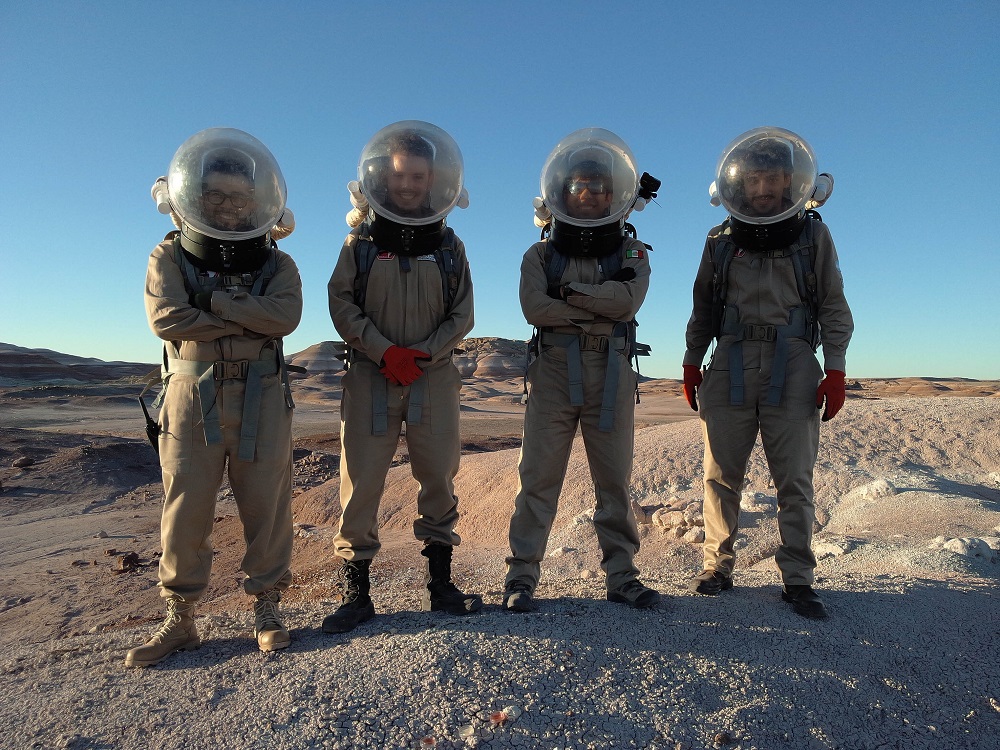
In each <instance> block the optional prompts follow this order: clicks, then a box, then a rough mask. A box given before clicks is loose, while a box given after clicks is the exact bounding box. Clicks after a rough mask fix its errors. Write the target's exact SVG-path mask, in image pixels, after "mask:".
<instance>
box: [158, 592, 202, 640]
mask: <svg viewBox="0 0 1000 750" xmlns="http://www.w3.org/2000/svg"><path fill="white" fill-rule="evenodd" d="M192 607H193V605H191V604H189V603H187V602H185V601H182V600H180V599H167V616H166V617H165V618H164V620H163V624H162V625H160V628H159V630H157V631H156V632H155V633H153V635H152V638H153V639H154V640H159V641H161V642H162V641H165V640H166V639H167V638H168V637H170V635H171V634H172V631H173V630H174V628H176V627H177V626H178V625H180V624H181V621H182V620H183V619H184V615H190V612H191V609H192Z"/></svg>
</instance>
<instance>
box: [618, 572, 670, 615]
mask: <svg viewBox="0 0 1000 750" xmlns="http://www.w3.org/2000/svg"><path fill="white" fill-rule="evenodd" d="M608 601H609V602H618V603H619V604H627V605H628V606H630V607H635V608H636V609H649V608H650V607H655V606H656V605H657V604H659V603H660V592H659V591H657V590H656V589H651V588H649V587H648V586H644V585H643V584H642V583H640V581H639V579H637V578H633V579H632V580H631V581H629V582H627V583H625V584H623V585H622V586H619V587H618V588H616V589H614V590H609V591H608Z"/></svg>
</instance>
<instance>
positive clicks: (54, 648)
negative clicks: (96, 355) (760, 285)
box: [0, 339, 1000, 750]
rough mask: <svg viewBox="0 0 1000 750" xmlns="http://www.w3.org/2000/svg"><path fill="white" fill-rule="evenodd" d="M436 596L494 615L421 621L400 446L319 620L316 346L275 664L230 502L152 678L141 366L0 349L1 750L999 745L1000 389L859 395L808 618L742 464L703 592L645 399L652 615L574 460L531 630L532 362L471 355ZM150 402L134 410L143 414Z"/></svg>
mask: <svg viewBox="0 0 1000 750" xmlns="http://www.w3.org/2000/svg"><path fill="white" fill-rule="evenodd" d="M465 349H466V352H465V354H464V355H463V356H462V357H460V358H459V366H460V368H462V371H463V375H464V376H465V386H464V389H463V405H462V422H461V424H462V441H463V454H464V455H463V460H462V468H461V471H460V473H459V475H458V478H457V480H456V491H457V494H458V496H459V500H460V511H461V513H462V517H461V520H460V522H459V526H458V529H457V530H458V532H459V533H460V534H461V536H462V538H463V544H462V545H461V546H460V547H459V548H458V549H457V550H456V554H455V574H456V579H457V582H458V583H459V585H460V586H462V587H463V588H464V589H465V590H470V591H477V592H480V593H482V594H483V595H484V599H485V601H486V607H485V609H484V611H483V612H482V613H480V614H478V615H475V616H471V617H467V618H463V617H453V616H448V615H443V614H439V613H427V614H425V613H422V612H420V611H419V589H420V586H421V585H422V570H421V565H420V562H421V561H422V558H421V557H420V556H419V554H418V552H419V545H418V544H417V542H416V541H415V540H414V539H413V536H412V522H413V519H414V514H415V490H416V485H415V482H414V481H413V479H412V478H411V477H410V474H409V471H408V466H407V450H406V443H405V439H401V441H400V446H399V450H398V452H397V456H396V461H395V464H396V465H395V466H394V467H393V468H392V469H391V470H390V472H389V476H388V479H387V481H386V489H385V495H384V499H383V503H382V507H381V512H380V519H381V525H382V541H383V545H384V546H383V549H382V551H381V552H380V554H379V555H378V557H377V558H376V560H375V564H374V565H373V568H372V575H373V582H372V589H373V591H372V594H373V598H374V599H375V604H376V610H377V612H378V615H377V616H376V618H375V619H374V620H372V621H371V622H368V623H365V624H363V625H362V626H360V627H359V628H358V629H357V630H356V631H354V632H352V633H349V634H346V635H342V636H331V635H324V634H323V633H322V632H321V630H320V627H319V626H320V622H321V621H322V619H323V617H324V616H325V615H326V614H328V613H329V612H331V611H333V609H334V608H336V606H337V604H338V583H337V575H336V573H337V570H338V569H339V563H338V561H337V558H336V556H335V555H334V552H333V545H332V540H333V536H334V534H335V532H336V526H337V522H338V518H339V512H340V506H339V497H338V495H339V484H338V482H339V478H338V459H339V434H338V431H339V397H340V390H339V375H338V374H337V373H336V371H335V369H334V368H335V364H333V363H332V361H331V355H330V349H329V347H328V346H327V345H324V344H320V345H317V346H316V347H312V348H311V349H309V350H306V351H305V352H301V353H299V354H298V355H295V356H294V357H293V358H292V359H293V361H296V362H297V363H299V364H305V365H307V366H308V368H309V370H310V374H309V375H308V376H305V377H301V378H298V379H296V381H295V382H294V392H295V397H296V401H297V409H296V414H295V428H294V435H295V450H294V461H295V477H294V482H295V488H294V499H293V510H294V514H295V534H296V537H295V552H294V560H293V569H294V574H295V578H294V582H293V585H292V588H291V589H290V590H289V591H288V592H287V595H286V598H285V599H284V601H283V602H282V608H283V611H284V612H285V613H286V615H287V620H286V622H287V624H288V625H289V626H290V627H291V628H292V637H293V643H292V646H291V647H290V648H288V649H286V650H284V651H281V652H276V653H272V654H264V653H261V652H260V651H258V650H257V647H256V643H255V642H254V641H253V640H252V638H251V629H252V624H253V623H252V613H251V609H250V605H249V604H248V601H247V598H246V596H245V595H244V594H243V593H242V589H241V586H240V580H241V577H242V576H241V573H240V570H239V568H240V561H241V556H242V545H243V538H242V532H241V527H240V523H239V518H238V515H237V511H236V506H235V503H234V502H233V498H232V494H231V492H230V490H229V488H228V485H225V484H224V485H223V487H222V488H221V490H220V493H219V498H218V504H217V513H216V515H217V518H216V528H215V533H214V537H213V539H214V544H215V547H216V550H217V552H216V558H215V566H214V572H213V579H212V584H211V587H210V589H209V592H208V594H207V595H206V597H205V599H204V601H203V602H201V604H200V608H199V614H198V625H199V629H200V631H201V632H202V637H203V645H202V646H201V648H200V649H198V650H196V651H192V652H183V653H178V654H176V655H174V656H172V657H171V658H170V659H168V660H166V661H164V662H163V663H162V664H160V665H158V666H156V667H153V668H149V669H145V670H126V669H125V668H124V663H123V660H124V655H125V652H126V651H127V650H128V649H129V648H130V647H132V646H134V645H137V644H138V643H141V642H142V641H143V640H145V638H146V636H147V635H148V633H149V632H150V631H151V630H152V629H154V628H155V627H156V625H157V624H158V623H159V621H160V620H161V617H162V607H161V603H160V599H159V595H158V590H157V588H156V581H157V577H156V566H157V559H158V555H159V552H160V545H159V511H160V504H161V502H162V488H161V485H160V480H159V468H158V464H157V459H156V455H155V454H154V452H153V450H152V448H151V447H150V446H149V444H148V443H147V442H146V440H145V436H144V434H143V423H142V415H141V412H140V410H139V405H138V403H137V401H136V397H137V396H138V394H139V391H140V390H141V388H142V376H143V375H144V374H145V373H146V372H147V371H148V370H150V369H151V366H150V365H141V364H130V363H105V362H100V361H98V360H81V359H80V358H76V357H70V356H67V355H59V354H58V353H55V352H48V351H44V350H31V349H23V348H19V347H13V346H10V345H4V344H0V516H2V519H3V520H2V524H0V633H2V634H3V637H4V640H5V641H6V644H5V647H4V649H3V652H2V654H0V706H2V711H0V738H2V739H0V746H2V747H11V748H81V749H82V748H153V747H156V748H174V747H176V748H182V747H183V748H223V747H226V748H228V747H240V748H306V747H309V748H311V747H317V748H320V747H325V748H410V747H438V748H464V747H480V748H627V747H636V748H639V747H648V748H664V749H667V750H696V749H698V748H741V749H742V750H750V749H751V748H754V749H757V750H771V749H773V748H789V749H793V748H794V749H795V750H799V749H801V748H808V749H812V748H816V749H817V750H818V749H820V748H824V749H826V748H837V749H839V750H855V749H857V750H862V749H867V748H872V749H874V748H907V749H909V748H934V749H938V748H942V749H950V748H976V749H983V750H985V749H986V748H996V747H997V746H998V742H1000V740H998V737H1000V667H998V664H1000V607H998V589H997V583H998V579H1000V435H998V425H1000V395H998V394H1000V382H995V381H989V382H988V381H971V380H964V379H956V378H929V377H928V378H894V379H881V380H850V379H849V381H848V383H849V386H848V387H849V390H848V401H847V404H846V406H845V408H844V410H843V411H842V412H841V414H840V415H838V416H837V418H836V419H834V420H833V421H831V422H828V423H824V425H823V428H822V439H821V447H820V459H819V462H818V465H817V467H816V477H815V482H816V502H817V525H816V534H815V539H814V549H815V551H816V554H817V557H818V558H819V567H818V570H817V589H818V590H820V591H821V593H823V595H824V599H825V601H826V603H827V606H828V607H829V609H830V611H831V617H830V618H829V619H828V620H825V621H811V620H806V619H803V618H800V617H798V616H796V615H795V614H794V613H793V612H792V611H791V609H790V608H789V607H788V605H786V604H783V603H782V602H781V600H780V578H779V576H778V574H777V570H776V568H775V565H774V559H773V555H774V551H775V550H776V548H777V545H778V542H779V540H778V533H777V526H776V523H775V512H776V498H775V495H774V488H773V485H772V483H771V480H770V475H769V472H768V469H767V464H766V460H765V457H764V455H763V451H762V450H761V448H760V446H759V445H758V446H757V448H755V450H754V453H753V456H752V458H751V462H750V466H749V468H748V473H747V486H746V489H745V491H744V497H743V504H742V511H741V526H742V529H741V534H740V537H739V542H738V549H739V556H740V557H739V559H738V561H737V564H738V567H737V571H736V577H735V583H736V586H735V587H734V589H733V590H731V591H727V592H724V593H723V594H722V595H720V596H718V597H702V596H697V595H694V594H690V593H688V591H687V589H686V581H687V579H688V578H689V577H690V576H691V575H693V574H695V573H696V572H697V571H698V570H700V560H701V555H700V541H701V536H702V529H701V512H700V511H701V509H700V505H701V455H702V444H701V431H700V423H699V420H698V419H697V416H696V415H695V414H694V413H693V412H691V411H690V409H689V408H688V407H687V404H686V403H685V402H684V400H683V398H682V396H681V389H680V383H679V382H678V381H672V380H646V381H644V382H643V383H642V385H641V388H640V397H641V403H640V404H639V405H638V406H637V407H636V433H635V466H634V471H633V477H632V499H633V503H634V507H635V509H636V515H637V519H638V520H639V531H640V535H641V538H642V549H641V551H640V553H639V556H638V558H637V564H638V566H639V568H640V570H641V571H642V577H643V580H644V581H645V582H646V583H647V584H649V585H651V586H655V587H656V588H658V589H659V590H660V591H661V592H662V593H663V594H664V600H663V603H662V605H661V606H660V607H659V608H658V609H656V610H651V611H642V612H638V611H634V610H630V609H628V608H626V607H623V606H622V605H617V604H612V603H609V602H607V601H605V599H604V592H605V589H604V585H603V574H602V572H601V569H600V553H599V550H598V547H597V543H596V538H595V535H594V530H593V522H592V521H593V510H594V496H593V487H592V484H591V482H590V477H589V472H588V469H587V464H586V457H585V455H584V452H583V447H582V442H581V441H580V439H579V438H578V440H577V445H576V446H575V447H574V451H573V455H572V457H571V460H570V467H569V470H568V472H567V477H566V482H565V485H564V488H563V493H562V496H561V500H560V511H559V514H558V516H557V518H556V521H555V525H554V527H553V531H552V535H551V539H550V543H549V548H548V555H547V558H546V560H545V562H544V563H543V578H542V582H541V585H540V587H539V589H538V592H537V595H538V597H539V599H540V604H541V606H540V609H539V611H538V612H537V613H532V614H527V615H516V614H513V613H508V612H505V611H503V610H502V608H501V606H500V602H501V589H502V580H503V569H504V555H505V553H506V532H507V522H508V520H509V518H510V514H511V511H512V508H513V500H514V495H515V492H516V487H517V460H518V451H519V447H520V436H521V420H522V416H523V408H524V407H523V406H522V405H521V403H520V396H521V393H522V380H521V375H520V373H521V369H522V366H523V345H522V348H520V349H519V347H518V345H517V344H516V343H515V342H504V341H498V340H494V339H475V340H470V341H469V342H467V346H466V347H465ZM148 400H150V399H147V401H148Z"/></svg>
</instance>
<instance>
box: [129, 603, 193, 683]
mask: <svg viewBox="0 0 1000 750" xmlns="http://www.w3.org/2000/svg"><path fill="white" fill-rule="evenodd" d="M200 645H201V638H199V637H198V628H196V627H195V624H194V602H186V601H184V600H183V599H181V598H180V597H173V596H172V597H170V598H168V599H167V617H166V619H165V620H164V621H163V624H162V625H161V626H160V629H159V630H157V631H156V632H155V633H153V635H152V636H150V638H149V640H148V641H146V642H145V643H144V644H142V645H141V646H136V647H135V648H133V649H131V650H130V651H129V652H128V653H127V654H126V655H125V666H126V667H151V666H153V665H154V664H159V663H160V662H161V661H163V660H164V659H165V658H166V657H168V656H170V654H172V653H173V652H174V651H186V650H188V649H195V648H198V646H200Z"/></svg>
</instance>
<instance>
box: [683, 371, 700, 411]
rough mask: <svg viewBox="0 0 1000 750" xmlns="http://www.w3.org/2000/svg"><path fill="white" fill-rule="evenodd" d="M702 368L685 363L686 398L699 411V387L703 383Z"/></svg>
mask: <svg viewBox="0 0 1000 750" xmlns="http://www.w3.org/2000/svg"><path fill="white" fill-rule="evenodd" d="M701 381H702V376H701V368H700V367H696V366H695V365H684V398H686V399H687V402H688V403H689V404H691V408H692V409H694V410H695V411H698V396H697V389H698V387H699V386H700V385H701Z"/></svg>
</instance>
